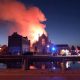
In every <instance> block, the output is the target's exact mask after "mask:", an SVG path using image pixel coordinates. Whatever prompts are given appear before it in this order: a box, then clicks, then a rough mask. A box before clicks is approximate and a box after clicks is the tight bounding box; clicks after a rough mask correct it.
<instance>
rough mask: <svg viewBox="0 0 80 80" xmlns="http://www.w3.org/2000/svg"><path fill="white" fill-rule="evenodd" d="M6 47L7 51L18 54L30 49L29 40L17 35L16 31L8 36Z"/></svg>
mask: <svg viewBox="0 0 80 80" xmlns="http://www.w3.org/2000/svg"><path fill="white" fill-rule="evenodd" d="M8 48H9V52H10V53H12V54H14V55H16V54H17V55H18V54H22V53H25V52H29V51H30V40H28V38H27V37H23V36H21V35H19V34H18V33H17V32H14V33H13V34H12V35H11V36H9V37H8Z"/></svg>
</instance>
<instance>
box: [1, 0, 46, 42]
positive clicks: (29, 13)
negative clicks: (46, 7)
mask: <svg viewBox="0 0 80 80" xmlns="http://www.w3.org/2000/svg"><path fill="white" fill-rule="evenodd" d="M0 20H6V21H12V22H14V23H15V25H13V26H12V27H11V28H10V30H9V33H10V34H12V33H13V32H18V33H19V34H21V35H23V36H27V37H28V38H29V39H30V40H31V43H33V42H35V41H36V40H38V37H39V36H41V35H42V34H43V33H44V34H45V35H47V33H46V31H45V25H44V24H42V22H43V21H46V18H45V16H44V14H43V13H42V12H41V10H40V9H39V8H37V7H35V6H30V7H29V6H28V7H25V6H24V5H23V4H22V3H20V2H17V1H15V0H2V1H1V2H0Z"/></svg>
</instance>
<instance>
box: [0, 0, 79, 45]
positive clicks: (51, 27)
mask: <svg viewBox="0 0 80 80" xmlns="http://www.w3.org/2000/svg"><path fill="white" fill-rule="evenodd" d="M19 1H21V2H22V3H24V4H25V6H28V5H34V6H37V7H39V8H40V9H41V10H42V12H43V13H44V14H45V16H46V18H47V21H46V22H45V24H46V30H47V33H48V36H49V39H50V40H51V41H52V42H53V43H55V44H62V43H63V44H66V43H68V44H70V45H72V44H73V45H80V0H19ZM2 25H3V24H2ZM6 30H7V29H6ZM0 31H1V30H0ZM1 41H2V40H1V39H0V43H1ZM3 43H5V41H4V42H3Z"/></svg>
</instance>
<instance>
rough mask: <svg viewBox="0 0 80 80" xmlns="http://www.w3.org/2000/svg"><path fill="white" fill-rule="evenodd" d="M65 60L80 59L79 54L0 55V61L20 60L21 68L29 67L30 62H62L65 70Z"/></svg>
mask: <svg viewBox="0 0 80 80" xmlns="http://www.w3.org/2000/svg"><path fill="white" fill-rule="evenodd" d="M66 61H80V56H77V55H76V56H75V55H74V56H73V55H72V56H52V55H0V62H1V63H6V64H7V63H9V62H12V63H13V62H21V63H22V68H23V69H24V70H25V69H26V70H28V69H29V66H30V64H31V62H62V63H63V67H62V70H65V62H66Z"/></svg>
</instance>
